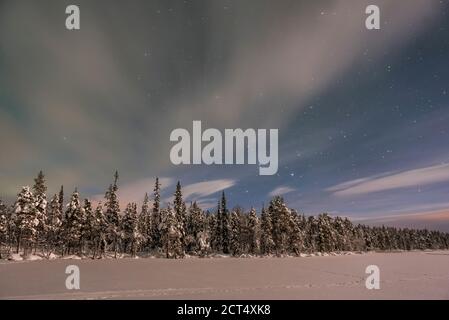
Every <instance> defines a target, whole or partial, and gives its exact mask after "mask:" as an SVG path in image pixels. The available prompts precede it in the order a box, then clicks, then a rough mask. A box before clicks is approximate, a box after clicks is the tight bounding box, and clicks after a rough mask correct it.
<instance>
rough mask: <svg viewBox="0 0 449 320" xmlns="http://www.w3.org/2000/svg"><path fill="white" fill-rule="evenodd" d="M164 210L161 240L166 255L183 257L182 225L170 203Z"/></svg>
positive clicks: (167, 256) (168, 256) (175, 257)
mask: <svg viewBox="0 0 449 320" xmlns="http://www.w3.org/2000/svg"><path fill="white" fill-rule="evenodd" d="M162 211H163V212H162V217H163V221H162V224H161V240H162V248H163V251H164V252H165V257H166V258H174V259H177V258H182V257H183V256H184V252H183V248H182V230H181V225H180V223H179V221H178V219H177V218H176V214H175V213H174V211H173V210H172V208H171V206H170V205H169V206H168V208H167V209H164V210H162Z"/></svg>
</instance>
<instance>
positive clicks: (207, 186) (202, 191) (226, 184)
mask: <svg viewBox="0 0 449 320" xmlns="http://www.w3.org/2000/svg"><path fill="white" fill-rule="evenodd" d="M236 183H237V180H234V179H217V180H211V181H204V182H197V183H192V184H188V185H186V186H182V196H183V199H184V201H198V202H199V203H201V202H203V204H206V205H211V201H210V199H204V198H205V197H207V196H209V195H211V194H214V193H217V192H219V191H222V190H225V189H228V188H231V187H233V186H234V185H235V184H236ZM217 201H218V199H217V200H216V201H215V203H214V205H215V204H216V202H217ZM164 202H165V203H169V202H173V196H170V197H168V198H166V199H164ZM211 207H212V206H211Z"/></svg>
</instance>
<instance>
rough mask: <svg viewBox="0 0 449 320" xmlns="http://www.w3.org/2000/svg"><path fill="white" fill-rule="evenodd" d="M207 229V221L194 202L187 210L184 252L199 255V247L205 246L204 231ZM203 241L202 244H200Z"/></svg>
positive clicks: (205, 236)
mask: <svg viewBox="0 0 449 320" xmlns="http://www.w3.org/2000/svg"><path fill="white" fill-rule="evenodd" d="M206 229H207V221H206V215H205V214H204V211H203V210H201V208H200V207H198V204H197V203H196V202H193V203H192V204H191V206H190V208H189V210H188V214H187V219H186V229H185V233H186V238H185V246H186V251H187V252H191V253H195V254H199V252H200V251H201V245H203V246H205V245H206V243H204V241H207V240H206V239H205V238H207V235H206V234H205V233H206V231H207V230H206ZM201 241H203V242H202V243H200V242H201Z"/></svg>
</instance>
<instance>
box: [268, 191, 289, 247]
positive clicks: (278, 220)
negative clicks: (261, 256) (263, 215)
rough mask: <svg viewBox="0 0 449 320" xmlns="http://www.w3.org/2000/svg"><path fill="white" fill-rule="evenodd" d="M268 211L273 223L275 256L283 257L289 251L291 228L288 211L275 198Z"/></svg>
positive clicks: (280, 201) (283, 204) (281, 200)
mask: <svg viewBox="0 0 449 320" xmlns="http://www.w3.org/2000/svg"><path fill="white" fill-rule="evenodd" d="M268 211H269V213H270V215H271V218H272V223H273V241H274V244H275V250H276V254H277V255H283V254H285V253H287V251H288V249H289V237H290V234H291V226H292V220H291V219H292V218H291V213H290V209H288V208H287V206H286V205H285V203H284V200H283V199H282V198H281V197H279V196H276V197H274V198H273V200H271V202H270V206H269V207H268Z"/></svg>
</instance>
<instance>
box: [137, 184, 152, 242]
mask: <svg viewBox="0 0 449 320" xmlns="http://www.w3.org/2000/svg"><path fill="white" fill-rule="evenodd" d="M149 202H150V199H149V197H148V193H145V196H144V198H143V203H142V208H141V210H140V214H139V216H138V227H139V233H140V235H141V236H142V243H143V244H144V246H145V247H148V246H150V245H151V242H152V240H151V239H152V221H151V220H152V219H151V214H150V209H149V208H150V207H149Z"/></svg>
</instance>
